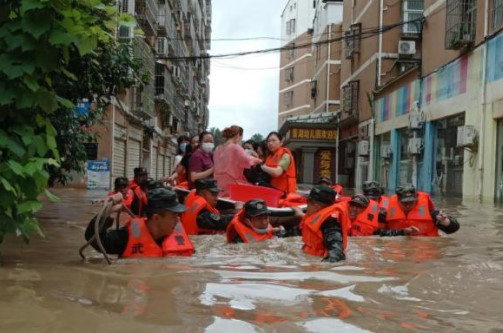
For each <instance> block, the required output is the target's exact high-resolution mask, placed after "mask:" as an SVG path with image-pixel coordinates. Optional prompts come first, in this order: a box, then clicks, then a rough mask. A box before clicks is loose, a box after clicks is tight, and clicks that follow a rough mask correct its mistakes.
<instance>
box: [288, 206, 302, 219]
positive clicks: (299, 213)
mask: <svg viewBox="0 0 503 333" xmlns="http://www.w3.org/2000/svg"><path fill="white" fill-rule="evenodd" d="M291 208H292V210H293V216H295V217H300V218H302V217H304V212H303V211H302V209H301V208H300V207H291Z"/></svg>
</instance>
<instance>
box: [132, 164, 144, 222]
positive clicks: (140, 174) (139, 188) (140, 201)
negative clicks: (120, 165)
mask: <svg viewBox="0 0 503 333" xmlns="http://www.w3.org/2000/svg"><path fill="white" fill-rule="evenodd" d="M147 181H148V172H147V169H145V168H135V169H134V179H133V180H131V181H130V182H129V183H130V188H131V191H133V201H132V202H131V207H130V208H131V211H132V212H133V214H135V215H136V216H142V215H143V210H144V208H145V207H146V205H147V190H146V185H147Z"/></svg>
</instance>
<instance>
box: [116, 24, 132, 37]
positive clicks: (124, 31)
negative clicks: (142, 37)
mask: <svg viewBox="0 0 503 333" xmlns="http://www.w3.org/2000/svg"><path fill="white" fill-rule="evenodd" d="M118 37H119V39H133V38H134V28H133V27H128V26H125V25H120V26H119V31H118Z"/></svg>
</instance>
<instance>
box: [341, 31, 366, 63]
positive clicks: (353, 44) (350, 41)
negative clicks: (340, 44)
mask: <svg viewBox="0 0 503 333" xmlns="http://www.w3.org/2000/svg"><path fill="white" fill-rule="evenodd" d="M361 32H362V25H361V23H357V24H351V25H350V26H349V31H346V32H345V33H344V43H345V50H344V54H345V56H346V58H352V57H353V55H354V54H356V53H360V41H361Z"/></svg>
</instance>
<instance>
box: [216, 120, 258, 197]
mask: <svg viewBox="0 0 503 333" xmlns="http://www.w3.org/2000/svg"><path fill="white" fill-rule="evenodd" d="M222 137H223V138H224V139H225V140H226V141H225V142H224V143H223V144H221V145H220V146H218V147H217V149H216V150H215V152H214V153H213V162H214V173H213V176H214V178H215V179H216V181H217V183H218V188H219V189H220V194H219V195H220V196H222V197H228V196H229V185H230V184H249V183H248V182H247V181H246V178H245V176H244V175H243V170H244V169H248V168H250V167H252V166H253V165H256V164H259V163H262V160H261V159H259V158H256V157H253V156H251V155H248V154H247V153H246V152H245V150H244V149H243V147H241V140H242V139H243V129H242V128H241V127H239V126H231V127H228V128H226V129H224V131H223V132H222Z"/></svg>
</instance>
